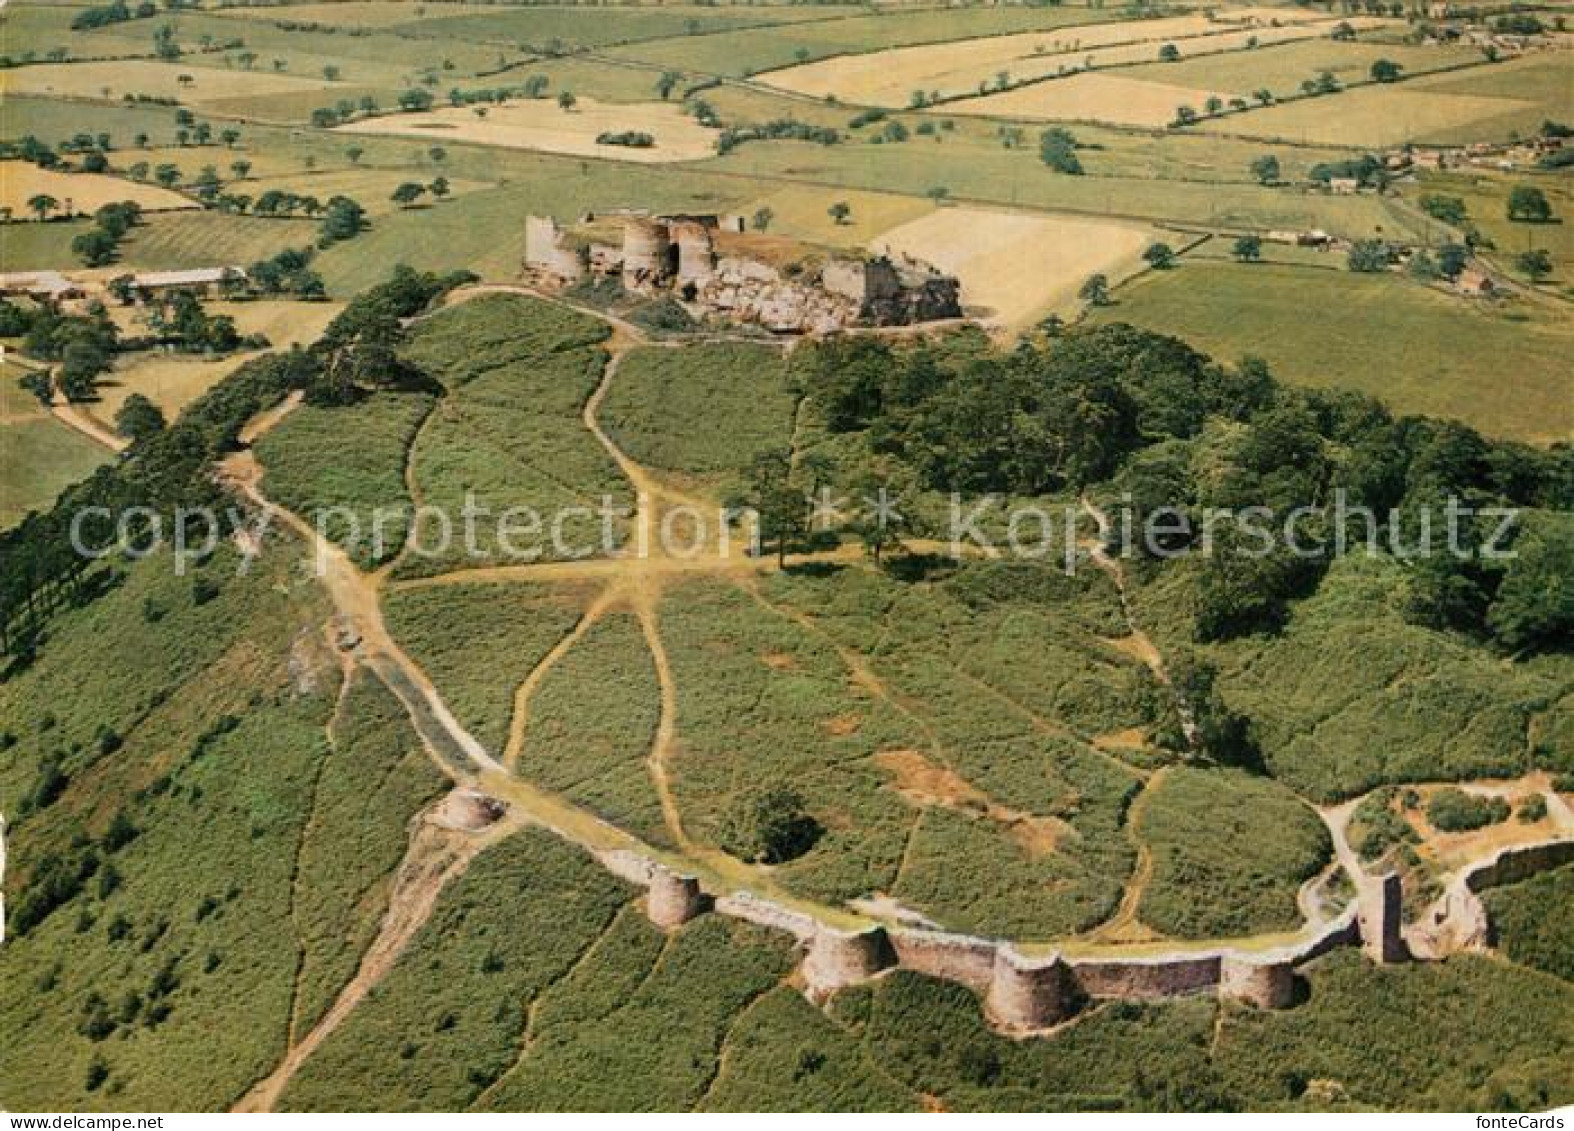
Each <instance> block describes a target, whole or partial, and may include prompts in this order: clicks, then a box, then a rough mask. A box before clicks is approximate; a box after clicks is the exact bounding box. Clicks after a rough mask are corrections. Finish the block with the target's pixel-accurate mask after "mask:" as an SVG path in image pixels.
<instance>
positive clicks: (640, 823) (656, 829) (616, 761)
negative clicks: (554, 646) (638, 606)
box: [518, 612, 671, 845]
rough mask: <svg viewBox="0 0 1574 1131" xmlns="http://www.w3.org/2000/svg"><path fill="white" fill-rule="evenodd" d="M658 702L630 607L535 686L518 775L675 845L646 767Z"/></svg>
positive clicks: (603, 623)
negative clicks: (629, 611) (671, 841)
mask: <svg viewBox="0 0 1574 1131" xmlns="http://www.w3.org/2000/svg"><path fill="white" fill-rule="evenodd" d="M660 701H661V700H660V689H659V688H658V687H657V684H656V669H655V666H654V665H653V664H652V662H651V658H650V651H649V649H648V648H647V647H646V644H645V639H644V637H643V636H642V635H641V632H640V626H639V622H638V621H637V620H636V619H635V617H634V616H633V614H631V613H628V612H613V613H610V614H608V615H607V616H606V617H605V618H603V619H602V620H600V621H598V622H597V623H596V624H594V625H592V626H591V627H590V628H589V629H588V630H587V631H586V633H585V635H584V637H583V638H582V639H580V640H579V641H578V642H576V644H575V646H574V647H573V648H572V649H571V650H570V651H569V652H568V653H567V654H566V655H564V656H563V657H562V659H560V660H559V661H558V663H557V664H556V665H555V666H554V667H553V668H551V669H550V670H549V671H548V672H547V673H546V674H545V676H544V677H543V678H542V680H541V682H540V684H539V685H538V686H537V688H536V691H535V694H534V696H533V697H532V698H531V700H530V703H529V706H528V708H527V710H528V714H527V716H526V718H527V724H526V726H525V729H524V732H523V739H524V741H523V745H522V746H521V748H520V757H519V763H518V765H519V773H520V775H521V776H522V777H525V778H528V779H529V780H530V781H532V782H534V783H536V784H539V785H542V786H544V787H546V788H547V789H550V790H553V791H555V792H557V793H561V794H563V795H564V796H566V797H568V798H569V799H571V800H573V801H575V802H577V803H579V804H580V805H583V806H584V807H585V808H587V809H589V810H590V811H591V812H593V813H595V814H596V815H597V816H598V817H600V818H601V819H603V820H605V821H609V822H611V823H612V824H614V825H616V826H617V827H618V828H621V829H627V830H628V831H630V832H632V833H633V834H634V835H635V836H638V837H639V838H640V839H642V840H644V841H646V842H647V843H649V844H658V845H662V844H668V843H670V840H671V838H670V836H669V835H668V832H667V828H666V824H665V822H664V820H663V817H662V812H661V805H660V803H659V801H658V799H657V797H656V791H655V788H654V787H653V786H652V784H651V779H650V772H649V769H648V768H647V767H646V765H645V759H646V756H647V755H648V754H649V752H650V745H651V741H652V740H653V739H654V737H655V733H656V716H657V713H658V707H659V704H660Z"/></svg>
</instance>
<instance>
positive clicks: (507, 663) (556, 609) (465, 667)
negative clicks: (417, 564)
mask: <svg viewBox="0 0 1574 1131" xmlns="http://www.w3.org/2000/svg"><path fill="white" fill-rule="evenodd" d="M583 602H584V594H582V593H580V592H578V591H577V590H573V589H567V588H563V589H555V588H548V587H546V586H539V585H513V586H507V587H499V586H494V585H485V584H473V585H453V586H443V587H441V588H433V589H405V590H400V589H395V590H393V591H392V592H390V593H389V594H388V595H387V596H386V597H385V598H384V601H383V612H384V615H385V616H386V617H387V621H388V629H389V631H390V632H392V633H393V635H394V638H395V639H396V640H398V641H399V644H400V646H401V647H403V648H404V649H405V650H406V651H407V652H409V653H410V655H411V656H412V657H414V658H415V660H416V662H417V663H419V664H420V665H421V666H422V667H423V668H424V669H425V670H426V671H427V673H428V674H430V675H431V677H432V680H433V682H434V683H436V684H437V688H438V690H439V691H441V692H442V695H443V700H444V702H446V703H447V704H448V706H449V707H450V708H451V709H452V710H453V712H454V715H455V717H456V718H458V720H459V721H460V723H461V724H463V725H464V727H465V728H466V729H467V730H469V731H470V733H471V734H473V735H474V736H475V737H476V739H477V740H478V741H479V742H480V743H481V744H482V745H484V746H485V747H486V748H487V749H488V750H490V751H492V752H493V753H494V754H501V753H502V750H503V745H504V740H505V737H506V735H507V733H508V721H509V718H510V717H511V716H512V714H513V709H514V689H515V688H516V687H517V686H518V685H519V684H520V683H521V682H522V681H523V680H524V678H525V676H527V675H528V674H529V673H530V669H531V668H533V667H534V666H535V665H536V663H537V662H538V661H540V659H541V658H542V657H543V656H545V655H546V654H547V652H549V651H551V649H552V646H553V645H554V644H556V643H557V642H558V641H559V640H560V639H562V638H563V637H564V636H566V635H567V634H568V632H569V630H570V629H572V628H573V627H574V622H575V621H577V620H578V619H579V616H580V612H581V609H582V605H583Z"/></svg>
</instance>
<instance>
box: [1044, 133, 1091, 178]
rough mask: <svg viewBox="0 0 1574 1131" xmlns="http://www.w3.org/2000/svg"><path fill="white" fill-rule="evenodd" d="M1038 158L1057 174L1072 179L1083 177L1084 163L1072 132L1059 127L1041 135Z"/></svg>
mask: <svg viewBox="0 0 1574 1131" xmlns="http://www.w3.org/2000/svg"><path fill="white" fill-rule="evenodd" d="M1038 156H1039V160H1041V161H1043V162H1044V164H1046V165H1048V166H1049V167H1050V168H1051V169H1053V170H1055V171H1056V172H1057V173H1065V174H1066V175H1068V176H1072V177H1078V176H1081V175H1082V161H1081V159H1079V158H1078V157H1077V139H1076V136H1075V135H1074V134H1072V132H1071V131H1070V130H1067V129H1063V128H1061V127H1058V126H1057V127H1055V128H1053V129H1048V130H1045V131H1044V132H1043V133H1042V134H1040V135H1039V139H1038Z"/></svg>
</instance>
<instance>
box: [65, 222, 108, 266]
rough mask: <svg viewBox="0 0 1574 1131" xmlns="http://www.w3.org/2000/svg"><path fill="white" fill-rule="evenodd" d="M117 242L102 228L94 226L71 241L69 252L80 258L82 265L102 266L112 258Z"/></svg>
mask: <svg viewBox="0 0 1574 1131" xmlns="http://www.w3.org/2000/svg"><path fill="white" fill-rule="evenodd" d="M118 242H119V241H118V240H116V238H115V237H114V235H112V234H111V233H109V232H106V231H105V230H104V229H103V228H94V229H92V230H91V231H87V232H83V233H82V234H81V235H79V236H77V237H76V238H75V239H73V240H72V241H71V253H72V254H73V255H75V256H76V257H77V258H79V259H80V260H82V265H83V266H84V267H102V266H104V265H105V264H106V263H109V262H111V261H113V260H114V258H115V245H116V244H117V243H118Z"/></svg>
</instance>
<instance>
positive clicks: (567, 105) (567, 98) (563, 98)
mask: <svg viewBox="0 0 1574 1131" xmlns="http://www.w3.org/2000/svg"><path fill="white" fill-rule="evenodd" d="M578 101H579V99H577V98H575V97H574V92H573V91H572V90H560V91H558V93H557V108H558V109H559V110H561V111H563V112H564V113H565V114H566V113H568V112H569V111H570V110H572V109H574V104H575V103H576V102H578Z"/></svg>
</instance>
